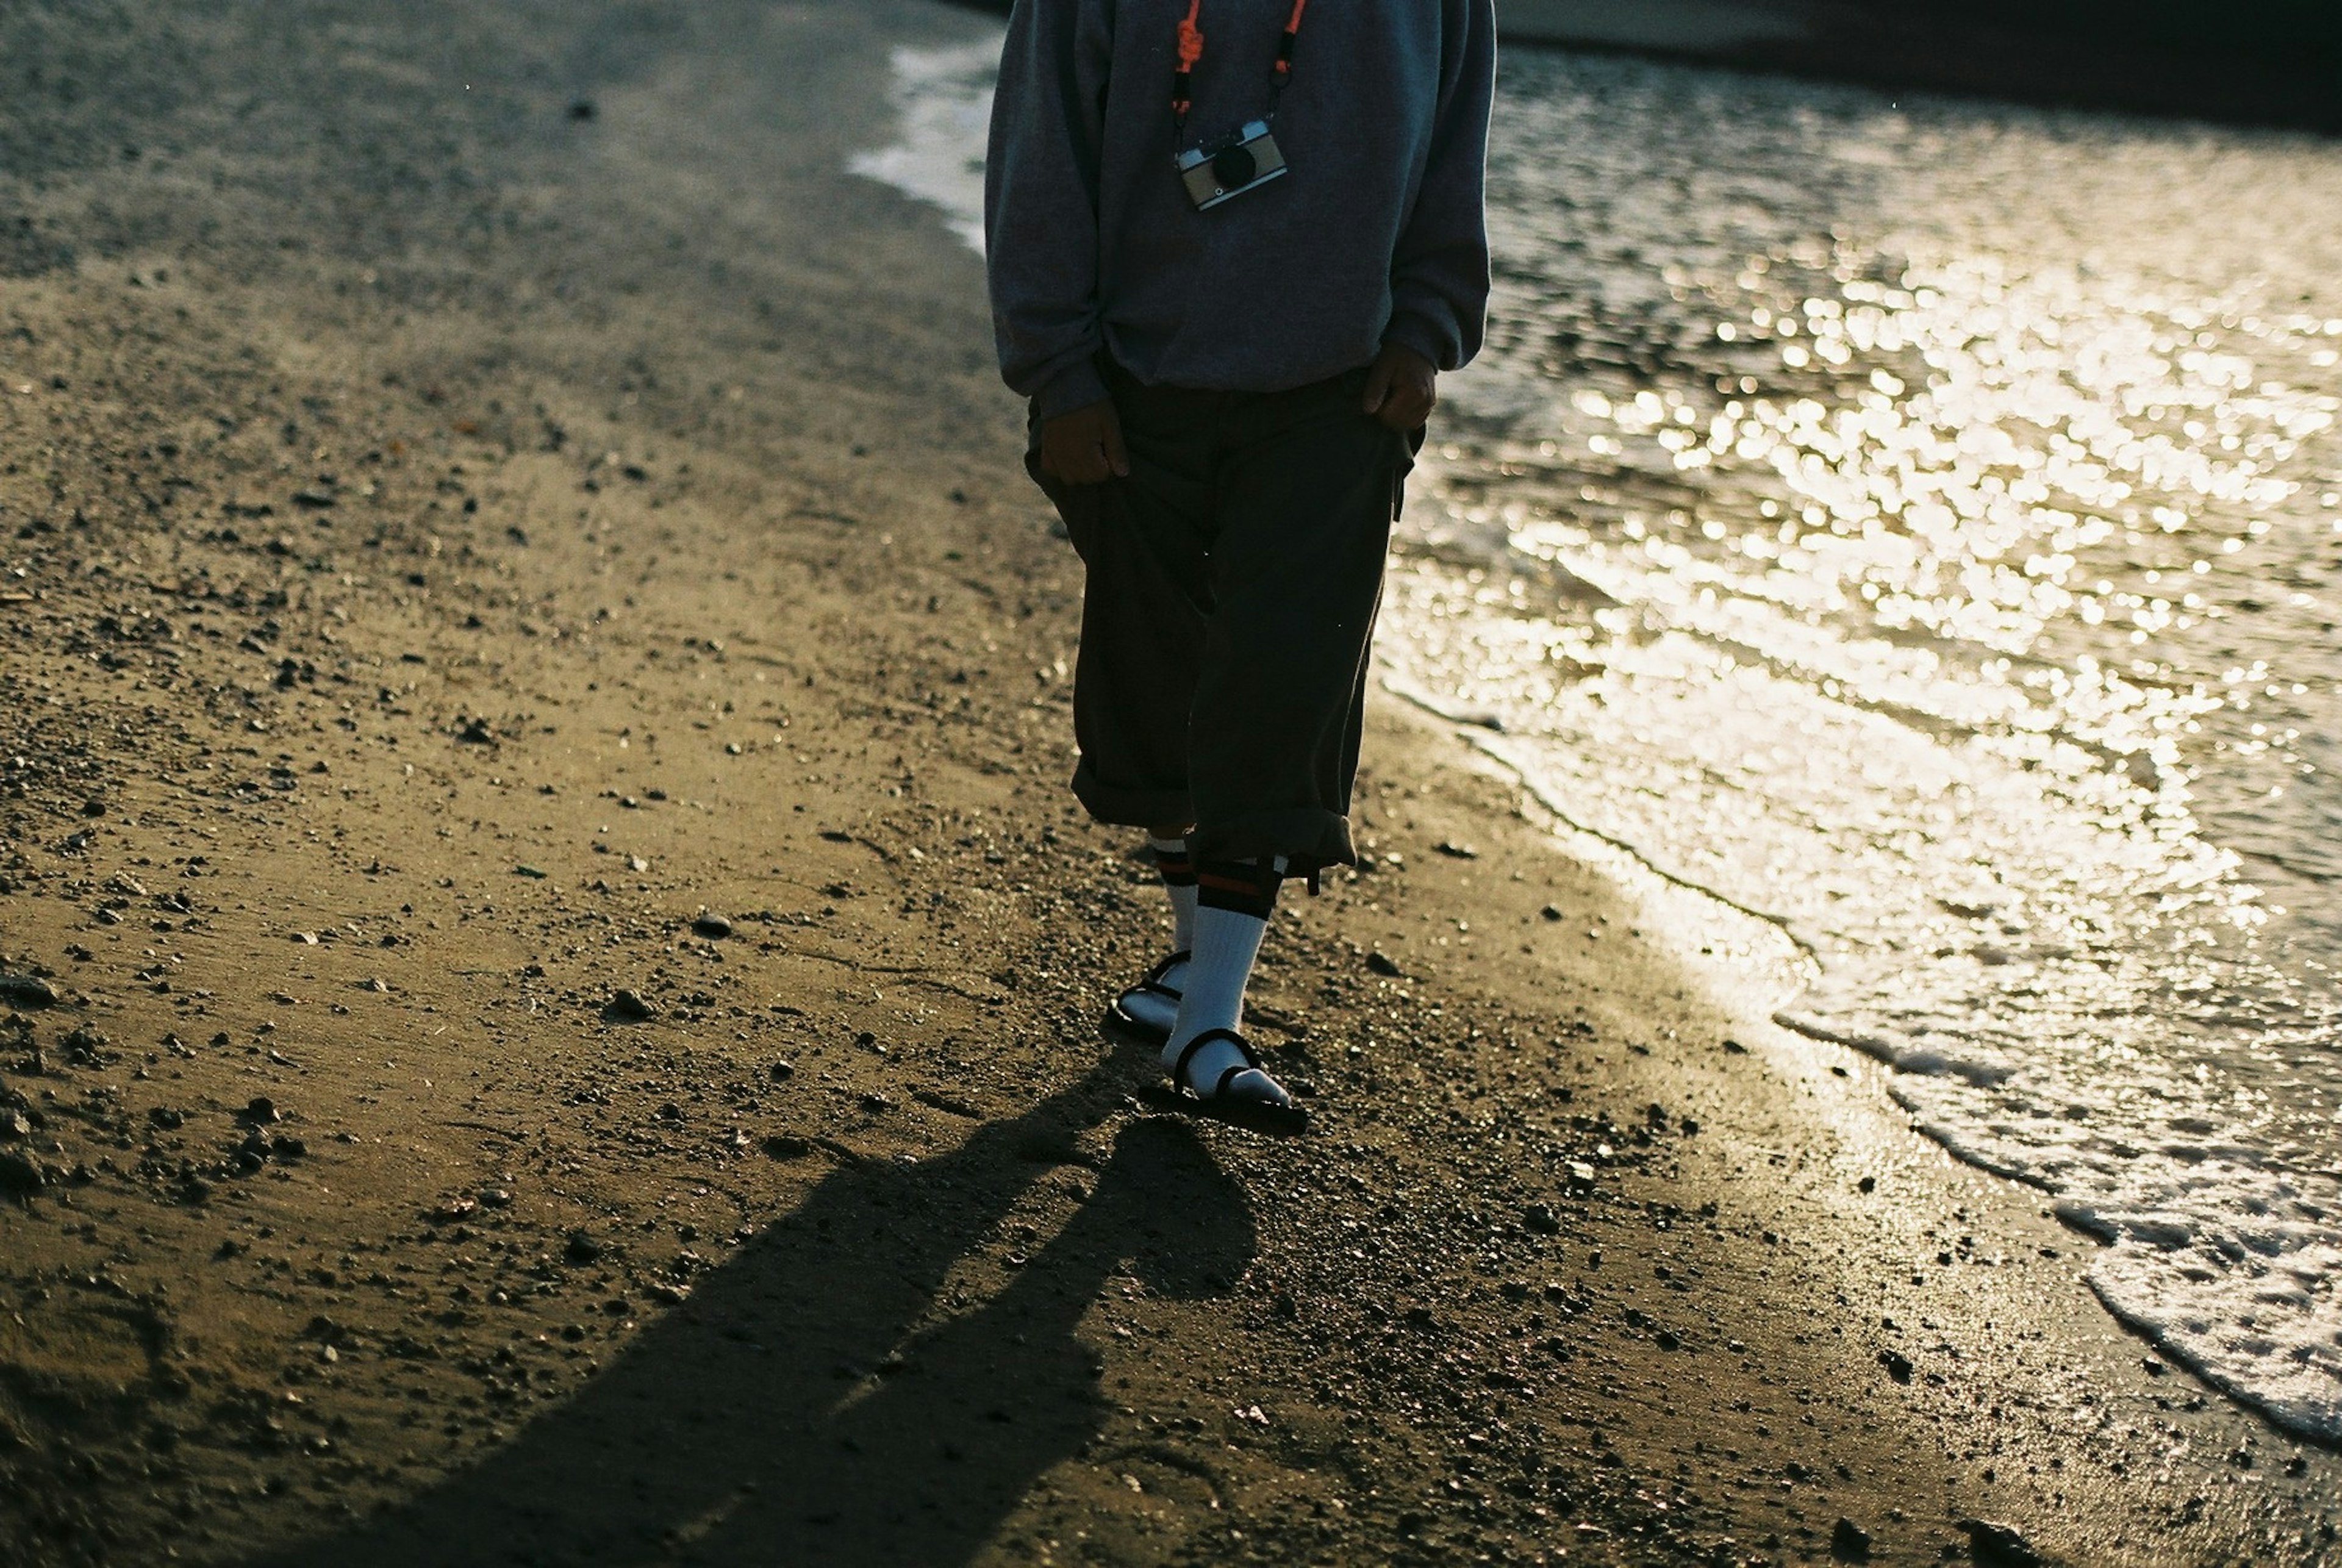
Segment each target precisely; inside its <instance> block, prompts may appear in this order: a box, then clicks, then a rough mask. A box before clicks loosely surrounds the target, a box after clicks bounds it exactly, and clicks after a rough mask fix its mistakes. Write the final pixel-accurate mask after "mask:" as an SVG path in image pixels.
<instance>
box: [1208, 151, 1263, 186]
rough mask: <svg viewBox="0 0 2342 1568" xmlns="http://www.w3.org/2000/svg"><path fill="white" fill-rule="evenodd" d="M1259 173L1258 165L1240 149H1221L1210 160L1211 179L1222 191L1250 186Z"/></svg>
mask: <svg viewBox="0 0 2342 1568" xmlns="http://www.w3.org/2000/svg"><path fill="white" fill-rule="evenodd" d="M1259 172H1260V165H1259V164H1258V163H1256V162H1255V161H1254V159H1253V155H1251V154H1250V153H1248V152H1246V150H1245V149H1244V148H1242V147H1223V148H1222V149H1221V150H1220V151H1219V153H1218V154H1217V155H1216V156H1215V157H1214V158H1213V159H1212V178H1213V179H1214V180H1215V181H1216V182H1217V184H1218V185H1219V187H1220V189H1222V190H1224V191H1232V190H1235V189H1236V187H1237V186H1239V185H1249V184H1251V183H1252V177H1253V175H1256V174H1257V173H1259Z"/></svg>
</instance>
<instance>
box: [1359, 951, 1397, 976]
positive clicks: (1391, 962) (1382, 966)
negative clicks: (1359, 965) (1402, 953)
mask: <svg viewBox="0 0 2342 1568" xmlns="http://www.w3.org/2000/svg"><path fill="white" fill-rule="evenodd" d="M1366 967H1367V968H1368V969H1370V970H1372V971H1373V972H1374V973H1375V974H1381V975H1386V976H1387V977H1388V978H1390V979H1393V980H1396V979H1399V978H1401V976H1400V974H1399V967H1398V960H1396V959H1395V958H1393V957H1392V956H1391V955H1390V954H1387V953H1385V952H1384V951H1383V950H1382V949H1381V948H1379V947H1377V948H1376V949H1375V950H1374V951H1373V952H1371V953H1369V954H1366Z"/></svg>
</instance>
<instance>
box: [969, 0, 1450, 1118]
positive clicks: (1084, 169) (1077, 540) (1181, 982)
mask: <svg viewBox="0 0 2342 1568" xmlns="http://www.w3.org/2000/svg"><path fill="white" fill-rule="evenodd" d="M1495 74H1496V23H1495V17H1494V14H1493V9H1492V4H1491V0H1323V3H1322V4H1319V5H1311V4H1310V0H1016V6H1015V10H1014V11H1013V13H1012V14H1011V16H1010V18H1009V23H1008V39H1007V45H1006V50H1005V52H1004V55H1003V58H1002V62H1001V75H1000V85H999V91H998V95H997V97H996V100H995V105H994V109H993V118H992V130H991V145H990V151H989V161H988V163H987V165H986V191H985V228H986V248H987V254H988V256H989V258H990V273H991V288H992V302H993V316H994V323H995V327H996V335H997V338H998V344H999V350H1000V363H1001V370H1002V375H1003V376H1004V377H1005V379H1006V381H1007V383H1008V385H1009V386H1010V388H1011V389H1012V390H1014V391H1016V392H1017V393H1019V394H1023V395H1024V396H1026V398H1028V399H1030V401H1031V426H1032V441H1031V446H1030V450H1029V451H1028V453H1027V454H1026V467H1027V469H1028V470H1029V471H1030V472H1031V473H1032V474H1033V477H1034V478H1035V479H1036V481H1037V482H1038V483H1039V484H1040V485H1041V487H1042V489H1043V490H1044V491H1045V492H1046V494H1048V496H1049V498H1050V500H1051V501H1052V502H1053V503H1054V504H1056V508H1057V510H1058V513H1059V514H1060V515H1062V516H1063V517H1064V519H1065V522H1066V530H1067V532H1068V533H1069V534H1070V535H1071V536H1072V539H1073V542H1074V545H1075V548H1076V550H1077V551H1078V552H1079V553H1080V554H1081V557H1082V561H1083V564H1084V566H1085V568H1086V587H1085V591H1084V597H1083V605H1082V638H1081V648H1080V653H1079V655H1078V661H1077V664H1076V672H1075V685H1074V728H1075V735H1076V741H1077V742H1078V744H1079V746H1080V752H1081V757H1080V762H1079V764H1078V766H1077V768H1076V773H1075V775H1074V781H1073V787H1074V793H1075V794H1076V796H1077V797H1078V798H1079V799H1080V801H1081V803H1082V804H1083V805H1084V806H1085V807H1086V808H1087V810H1088V811H1089V813H1090V814H1091V815H1092V816H1093V817H1095V818H1096V820H1098V821H1100V822H1103V823H1110V824H1119V825H1124V826H1130V827H1140V828H1145V829H1146V831H1147V835H1148V840H1149V844H1150V845H1151V847H1152V849H1153V852H1154V855H1155V858H1156V865H1157V866H1158V867H1159V868H1160V871H1161V874H1162V877H1163V884H1164V887H1165V889H1166V893H1167V894H1168V895H1169V898H1170V903H1171V908H1172V913H1173V927H1174V938H1173V946H1174V951H1173V952H1172V953H1171V954H1170V955H1169V956H1168V957H1166V958H1165V959H1164V960H1163V961H1162V962H1161V963H1159V964H1156V965H1155V967H1154V968H1153V969H1152V970H1150V971H1149V972H1148V973H1147V974H1146V975H1145V976H1144V977H1142V978H1141V979H1139V980H1138V981H1137V982H1136V984H1133V985H1131V986H1130V988H1129V989H1127V990H1126V991H1124V992H1123V993H1122V994H1121V995H1120V996H1119V997H1117V998H1116V1001H1115V1002H1114V1004H1113V1005H1112V1007H1111V1008H1110V1009H1109V1011H1108V1015H1107V1016H1108V1021H1109V1023H1110V1024H1112V1025H1113V1026H1114V1027H1116V1029H1117V1030H1118V1031H1119V1032H1120V1033H1122V1034H1126V1035H1128V1036H1135V1037H1136V1038H1139V1039H1143V1040H1145V1041H1146V1042H1148V1043H1149V1044H1158V1045H1159V1046H1160V1047H1161V1051H1162V1060H1163V1064H1164V1066H1165V1068H1166V1070H1167V1071H1168V1073H1169V1074H1170V1077H1171V1083H1172V1085H1173V1088H1174V1090H1175V1092H1176V1094H1177V1095H1178V1097H1179V1101H1180V1104H1182V1106H1183V1107H1184V1108H1186V1109H1188V1110H1191V1111H1194V1112H1197V1113H1200V1114H1210V1115H1215V1116H1218V1117H1221V1118H1224V1119H1226V1120H1229V1121H1234V1122H1236V1123H1239V1124H1245V1125H1249V1126H1253V1127H1256V1128H1259V1129H1262V1130H1265V1131H1270V1132H1279V1133H1294V1132H1299V1131H1301V1130H1302V1129H1303V1128H1304V1127H1306V1121H1307V1118H1306V1114H1305V1113H1304V1112H1303V1111H1302V1110H1301V1108H1300V1107H1298V1106H1296V1104H1294V1103H1293V1099H1292V1096H1291V1095H1290V1094H1288V1093H1287V1092H1286V1089H1285V1087H1284V1086H1283V1085H1282V1084H1279V1083H1277V1081H1276V1078H1275V1077H1273V1076H1272V1075H1271V1074H1269V1073H1268V1072H1267V1071H1266V1069H1265V1068H1264V1067H1263V1065H1262V1064H1261V1060H1260V1058H1259V1056H1258V1055H1257V1054H1256V1053H1255V1052H1254V1051H1253V1049H1252V1047H1251V1046H1250V1044H1247V1043H1246V1040H1245V1038H1244V1036H1243V1034H1242V1033H1241V1032H1240V1031H1241V1028H1242V1024H1243V1006H1244V992H1245V986H1246V983H1247V982H1248V980H1249V979H1250V977H1251V974H1252V967H1253V963H1254V960H1255V958H1256V955H1257V954H1258V953H1259V951H1260V944H1261V938H1262V936H1263V934H1265V931H1266V922H1267V919H1268V916H1269V914H1270V913H1271V911H1272V909H1273V908H1274V906H1275V904H1276V894H1277V889H1278V885H1279V884H1280V883H1281V882H1282V881H1284V880H1285V879H1286V878H1288V877H1306V878H1310V879H1312V880H1313V881H1314V879H1315V877H1316V874H1317V873H1318V872H1319V871H1320V870H1321V869H1322V868H1324V867H1326V866H1329V865H1336V864H1355V861H1356V854H1355V852H1354V851H1353V849H1352V847H1351V842H1350V829H1349V815H1348V814H1349V805H1350V790H1351V784H1352V781H1353V779H1354V776H1355V774H1356V770H1357V761H1358V741H1359V734H1360V730H1361V727H1362V722H1363V719H1364V711H1365V698H1366V673H1367V665H1368V648H1369V644H1370V641H1371V638H1372V635H1373V630H1374V623H1375V614H1376V606H1377V604H1378V603H1379V601H1380V598H1381V594H1382V575H1383V557H1384V552H1385V550H1386V547H1387V544H1388V538H1389V532H1390V526H1391V524H1392V522H1393V521H1394V520H1395V519H1396V515H1397V509H1398V504H1399V500H1400V496H1401V492H1402V487H1403V485H1404V484H1405V481H1406V474H1407V472H1408V470H1409V469H1410V468H1411V467H1412V466H1413V463H1414V455H1415V453H1416V450H1417V449H1418V448H1419V446H1420V445H1421V443H1422V440H1423V431H1424V424H1425V421H1426V418H1427V417H1428V416H1429V414H1430V413H1431V409H1432V406H1433V404H1434V402H1435V401H1436V376H1437V374H1438V373H1439V372H1441V371H1443V370H1452V369H1455V368H1456V366H1458V365H1463V364H1464V363H1466V361H1467V360H1469V359H1470V358H1471V357H1472V355H1473V354H1474V353H1475V352H1476V350H1477V349H1478V347H1479V344H1480V336H1481V330H1482V325H1483V322H1484V320H1485V317H1486V306H1487V296H1488V247H1487V236H1486V224H1485V221H1484V217H1483V211H1482V188H1483V185H1484V183H1485V179H1484V172H1485V165H1486V151H1487V135H1488V114H1489V105H1490V103H1491V100H1492V98H1493V95H1494V91H1495Z"/></svg>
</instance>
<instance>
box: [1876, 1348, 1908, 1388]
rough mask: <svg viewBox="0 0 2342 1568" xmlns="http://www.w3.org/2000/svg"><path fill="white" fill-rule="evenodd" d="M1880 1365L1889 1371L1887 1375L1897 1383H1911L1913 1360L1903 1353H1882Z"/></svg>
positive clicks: (1884, 1351)
mask: <svg viewBox="0 0 2342 1568" xmlns="http://www.w3.org/2000/svg"><path fill="white" fill-rule="evenodd" d="M1878 1364H1879V1365H1881V1366H1883V1367H1885V1368H1886V1369H1887V1376H1889V1377H1891V1378H1893V1379H1894V1380H1895V1381H1896V1382H1897V1383H1908V1382H1910V1381H1911V1358H1910V1357H1909V1356H1907V1355H1905V1354H1904V1353H1902V1352H1901V1351H1899V1350H1882V1351H1880V1352H1879V1353H1878Z"/></svg>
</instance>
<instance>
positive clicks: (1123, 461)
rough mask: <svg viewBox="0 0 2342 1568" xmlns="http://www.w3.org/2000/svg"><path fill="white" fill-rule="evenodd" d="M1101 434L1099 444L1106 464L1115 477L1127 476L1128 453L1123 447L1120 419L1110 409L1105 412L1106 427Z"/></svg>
mask: <svg viewBox="0 0 2342 1568" xmlns="http://www.w3.org/2000/svg"><path fill="white" fill-rule="evenodd" d="M1102 434H1104V436H1105V440H1104V441H1103V442H1101V443H1100V445H1101V447H1102V449H1103V451H1104V454H1105V456H1106V466H1107V467H1108V468H1110V469H1112V470H1113V471H1114V474H1115V476H1116V478H1127V477H1129V474H1130V454H1129V453H1128V452H1126V451H1125V450H1124V449H1123V444H1122V421H1121V419H1120V418H1119V417H1117V416H1116V414H1114V412H1113V411H1112V410H1108V411H1107V413H1106V429H1105V430H1104V432H1103V433H1102ZM1098 477H1099V478H1101V479H1103V478H1105V477H1106V475H1105V474H1099V475H1098Z"/></svg>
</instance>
